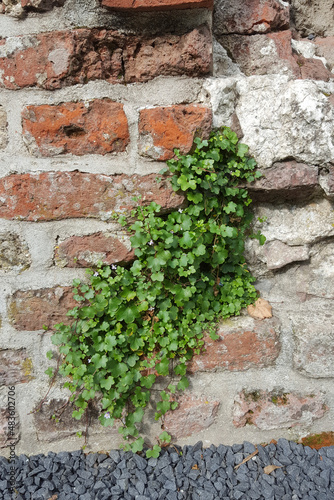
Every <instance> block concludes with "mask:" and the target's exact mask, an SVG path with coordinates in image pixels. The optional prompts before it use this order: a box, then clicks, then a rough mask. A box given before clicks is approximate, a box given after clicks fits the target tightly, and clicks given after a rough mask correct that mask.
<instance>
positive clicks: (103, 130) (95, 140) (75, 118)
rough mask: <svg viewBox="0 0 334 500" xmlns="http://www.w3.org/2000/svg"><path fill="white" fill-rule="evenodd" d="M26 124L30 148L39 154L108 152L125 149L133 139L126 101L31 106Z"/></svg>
mask: <svg viewBox="0 0 334 500" xmlns="http://www.w3.org/2000/svg"><path fill="white" fill-rule="evenodd" d="M22 127H23V138H24V140H25V142H26V144H27V145H28V148H29V151H30V152H31V153H32V154H35V155H36V156H55V155H58V154H64V153H72V154H75V155H85V154H89V153H92V154H93V153H95V154H101V155H105V154H106V153H112V152H119V151H124V150H125V148H126V146H127V144H128V143H129V130H128V122H127V119H126V116H125V113H124V110H123V105H122V104H119V103H117V102H113V101H111V100H110V99H96V100H94V101H91V102H87V103H85V102H68V103H64V104H60V105H57V106H49V105H46V104H45V105H42V106H27V107H26V108H25V109H24V111H23V113H22Z"/></svg>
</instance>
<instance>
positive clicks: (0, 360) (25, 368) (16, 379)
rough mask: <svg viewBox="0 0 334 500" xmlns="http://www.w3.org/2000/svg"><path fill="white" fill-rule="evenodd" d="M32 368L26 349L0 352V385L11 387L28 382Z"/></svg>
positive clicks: (30, 378)
mask: <svg viewBox="0 0 334 500" xmlns="http://www.w3.org/2000/svg"><path fill="white" fill-rule="evenodd" d="M32 373H33V366H32V361H31V359H30V358H29V357H28V356H27V352H26V349H2V350H0V385H6V386H12V385H16V384H23V383H25V382H30V380H32V379H33V375H32Z"/></svg>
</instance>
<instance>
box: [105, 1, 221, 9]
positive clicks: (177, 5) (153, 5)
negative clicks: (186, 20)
mask: <svg viewBox="0 0 334 500" xmlns="http://www.w3.org/2000/svg"><path fill="white" fill-rule="evenodd" d="M102 5H103V6H104V7H109V8H111V9H114V10H134V11H136V12H139V11H156V10H172V9H199V8H203V7H205V8H208V9H212V7H213V0H102Z"/></svg>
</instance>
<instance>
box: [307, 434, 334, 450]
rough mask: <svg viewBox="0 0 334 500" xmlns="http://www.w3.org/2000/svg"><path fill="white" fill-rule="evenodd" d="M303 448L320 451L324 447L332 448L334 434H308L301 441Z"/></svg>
mask: <svg viewBox="0 0 334 500" xmlns="http://www.w3.org/2000/svg"><path fill="white" fill-rule="evenodd" d="M301 443H302V444H303V445H304V446H309V447H310V448H314V449H316V450H320V448H323V447H324V446H334V432H332V431H330V432H320V433H319V434H308V435H307V436H305V437H303V438H302V439H301Z"/></svg>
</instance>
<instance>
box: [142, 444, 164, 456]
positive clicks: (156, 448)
mask: <svg viewBox="0 0 334 500" xmlns="http://www.w3.org/2000/svg"><path fill="white" fill-rule="evenodd" d="M160 451H161V448H160V446H158V445H157V444H155V445H154V446H153V448H152V450H147V452H146V457H147V458H151V457H153V458H158V456H159V455H160Z"/></svg>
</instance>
